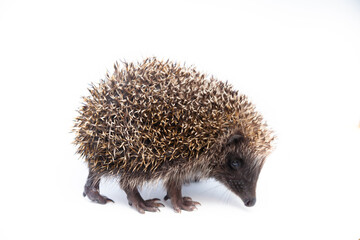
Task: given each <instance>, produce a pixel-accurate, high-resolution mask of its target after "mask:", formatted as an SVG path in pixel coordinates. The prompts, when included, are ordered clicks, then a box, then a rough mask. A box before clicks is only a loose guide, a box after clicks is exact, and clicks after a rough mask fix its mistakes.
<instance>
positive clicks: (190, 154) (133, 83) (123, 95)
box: [73, 58, 274, 213]
mask: <svg viewBox="0 0 360 240" xmlns="http://www.w3.org/2000/svg"><path fill="white" fill-rule="evenodd" d="M123 65H124V66H123V68H121V69H120V67H119V64H118V63H116V64H115V66H114V67H115V71H114V73H113V74H112V75H111V76H110V75H109V74H107V79H106V80H102V81H101V82H100V83H99V84H98V85H94V84H93V85H92V86H91V88H90V89H89V91H90V96H87V97H84V98H83V101H84V103H83V106H82V107H81V108H80V109H79V116H78V117H77V118H76V120H75V126H74V128H73V131H74V132H75V134H76V138H75V142H74V143H75V144H76V145H77V152H78V153H79V154H80V155H81V156H82V157H83V158H84V159H85V161H86V162H87V164H88V166H89V175H88V178H87V182H86V184H85V188H84V196H88V198H89V199H91V200H92V201H94V202H97V203H101V204H105V203H107V202H109V201H112V200H111V199H109V198H107V197H105V196H102V195H100V193H99V183H100V179H101V177H115V178H116V179H119V184H120V187H121V188H122V189H123V190H124V191H125V192H126V194H127V199H128V201H129V204H130V205H132V206H134V207H135V208H136V209H137V210H138V211H139V212H140V213H144V212H145V211H151V212H155V211H159V207H163V206H164V205H163V204H162V203H160V199H157V198H156V199H150V200H144V199H143V198H142V197H141V195H140V193H139V191H138V188H139V187H141V186H142V185H143V184H144V183H148V182H156V181H159V180H161V181H162V182H163V183H164V186H165V188H166V190H167V195H166V196H165V200H167V199H171V203H172V206H173V207H174V210H175V211H176V212H180V211H181V210H187V211H192V210H194V209H196V205H198V204H199V203H198V202H196V201H193V200H192V199H191V198H189V197H183V196H182V193H181V187H182V185H183V184H185V183H189V182H192V181H195V180H199V179H208V178H215V179H216V180H218V181H219V182H221V183H223V184H224V185H225V186H226V187H227V188H229V189H230V190H231V191H232V192H234V193H235V194H236V195H238V196H239V197H240V198H241V199H242V200H243V202H244V204H245V205H246V206H248V207H251V206H253V205H254V204H255V202H256V193H255V190H256V183H257V180H258V176H259V173H260V171H261V169H262V166H263V164H264V161H265V158H266V157H267V156H268V155H269V153H270V152H271V150H272V142H273V140H274V136H273V133H272V131H271V130H270V129H269V128H268V127H267V124H266V123H265V121H264V120H263V118H262V116H261V115H260V114H259V113H258V112H257V111H256V110H255V107H254V105H253V104H252V103H250V102H249V100H248V99H247V97H246V96H245V95H242V94H239V93H238V91H235V90H233V88H232V86H231V85H229V84H228V83H224V82H221V81H218V80H216V79H214V78H213V77H210V78H208V77H207V76H206V75H205V74H202V73H199V72H198V71H196V69H195V68H193V67H186V66H185V65H183V66H181V65H180V64H178V63H174V62H171V61H169V60H168V61H160V60H157V59H156V58H147V59H145V60H144V61H142V62H140V63H137V64H134V63H123Z"/></svg>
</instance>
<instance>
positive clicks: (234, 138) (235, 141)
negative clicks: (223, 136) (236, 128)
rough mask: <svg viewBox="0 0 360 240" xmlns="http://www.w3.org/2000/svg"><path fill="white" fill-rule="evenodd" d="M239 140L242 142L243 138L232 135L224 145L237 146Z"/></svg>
mask: <svg viewBox="0 0 360 240" xmlns="http://www.w3.org/2000/svg"><path fill="white" fill-rule="evenodd" d="M241 140H243V136H241V135H239V134H234V135H232V136H231V137H230V138H229V140H228V141H227V143H226V145H232V144H237V143H239V142H240V141H241Z"/></svg>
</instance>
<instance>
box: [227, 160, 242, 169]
mask: <svg viewBox="0 0 360 240" xmlns="http://www.w3.org/2000/svg"><path fill="white" fill-rule="evenodd" d="M228 164H229V166H230V167H231V168H232V169H234V170H237V169H239V168H241V166H242V165H243V160H242V159H241V158H238V157H230V158H229V159H228Z"/></svg>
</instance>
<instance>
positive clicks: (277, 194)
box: [0, 0, 360, 240]
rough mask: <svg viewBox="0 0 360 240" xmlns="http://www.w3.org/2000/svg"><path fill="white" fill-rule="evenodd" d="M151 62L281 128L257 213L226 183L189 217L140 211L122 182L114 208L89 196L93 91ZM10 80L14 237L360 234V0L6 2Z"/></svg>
mask: <svg viewBox="0 0 360 240" xmlns="http://www.w3.org/2000/svg"><path fill="white" fill-rule="evenodd" d="M148 56H157V57H158V58H161V59H167V58H170V59H172V60H176V61H180V62H186V63H187V64H188V65H195V66H197V68H198V69H199V70H200V71H204V72H207V73H208V74H210V75H211V74H213V75H214V76H216V77H217V78H219V79H221V80H224V81H225V80H228V81H229V82H230V83H232V84H233V85H234V86H235V87H236V88H237V89H239V90H240V91H241V92H243V93H245V94H247V95H248V96H249V97H250V98H251V99H252V101H253V102H254V103H255V104H256V105H257V106H258V109H259V110H260V111H261V112H262V113H263V114H264V116H265V118H266V119H267V120H268V123H269V125H271V126H272V128H273V129H274V130H275V131H276V133H277V135H278V143H277V149H276V151H275V152H274V153H273V154H272V155H271V156H270V157H269V159H268V161H267V162H266V164H265V166H264V168H263V171H262V173H261V175H260V179H259V182H258V191H257V197H258V201H257V204H256V205H255V206H254V207H253V208H245V207H244V206H243V203H242V202H241V201H240V200H239V199H238V198H237V197H236V196H234V195H233V194H232V193H230V192H229V191H228V190H227V189H225V187H223V186H222V185H220V184H219V183H217V182H214V181H207V182H201V183H197V184H192V185H190V186H187V187H185V188H184V189H183V192H184V195H188V196H191V197H192V198H193V199H194V200H197V201H200V202H201V203H202V206H200V207H199V209H198V211H195V212H182V213H181V214H176V213H175V212H174V211H173V210H172V208H171V206H170V204H169V203H168V202H166V203H165V205H166V207H165V208H163V209H161V212H160V213H146V214H145V215H141V214H139V213H137V212H136V211H135V210H134V209H133V208H130V207H129V206H128V204H127V201H126V196H125V194H124V192H123V191H122V190H120V189H119V188H118V187H117V185H116V183H114V182H112V181H108V182H104V183H102V185H101V187H102V189H101V191H102V193H103V194H105V195H107V196H108V197H110V198H112V199H114V200H115V204H107V205H105V206H103V205H98V204H94V203H91V202H90V201H89V200H88V199H87V198H83V197H82V191H83V185H84V184H85V180H86V176H87V168H86V165H85V164H84V163H83V162H82V160H79V159H78V156H77V155H75V147H74V146H73V145H72V144H71V142H72V141H73V138H74V136H73V134H71V133H70V131H71V127H72V124H73V119H74V117H75V116H76V109H77V108H78V107H79V106H80V105H81V98H80V97H81V96H84V95H87V88H88V87H89V83H90V82H95V83H96V82H99V80H100V79H101V78H104V76H105V73H106V71H107V70H109V72H112V70H113V67H112V66H113V63H114V62H115V61H116V60H127V61H141V60H142V59H143V58H145V57H148ZM0 80H1V85H0V104H1V105H0V112H1V117H0V123H1V124H0V141H1V144H0V146H1V151H0V154H1V155H0V161H1V162H0V181H1V195H0V210H1V212H0V220H1V222H2V223H1V224H0V239H2V240H5V239H100V238H103V239H124V238H130V237H131V238H134V239H190V238H194V239H209V238H212V239H234V238H236V239H349V240H350V239H351V240H356V239H359V238H360V192H359V191H360V186H359V185H360V163H359V161H360V151H359V149H360V148H359V146H360V145H359V144H360V128H359V124H360V97H359V96H360V94H359V90H360V88H359V85H360V84H359V82H360V3H359V1H355V0H353V1H351V0H342V1H340V0H339V1H335V0H334V1H333V0H324V1H320V0H299V1H285V0H283V1H281V0H275V1H260V0H259V1H256V0H254V1H240V0H239V1H230V0H222V1H190V0H185V1H176V2H175V1H120V0H118V1H98V2H94V1H37V0H34V1H1V2H0ZM142 195H143V196H144V198H154V197H159V198H162V197H163V196H164V195H165V191H164V190H163V188H162V186H161V185H160V186H151V187H149V188H146V189H144V190H143V191H142ZM130 234H131V235H130Z"/></svg>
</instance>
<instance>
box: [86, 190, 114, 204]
mask: <svg viewBox="0 0 360 240" xmlns="http://www.w3.org/2000/svg"><path fill="white" fill-rule="evenodd" d="M83 196H84V197H85V196H87V197H88V198H89V199H90V200H91V201H93V202H96V203H99V204H106V203H108V202H114V201H113V200H112V199H110V198H107V197H105V196H103V195H100V193H99V191H98V190H88V191H86V192H84V193H83Z"/></svg>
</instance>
